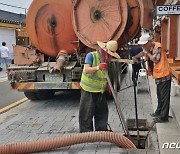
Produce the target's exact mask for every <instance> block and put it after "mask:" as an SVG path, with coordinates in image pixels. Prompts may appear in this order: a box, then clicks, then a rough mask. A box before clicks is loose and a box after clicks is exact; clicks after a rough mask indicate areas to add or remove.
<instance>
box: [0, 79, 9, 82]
mask: <svg viewBox="0 0 180 154" xmlns="http://www.w3.org/2000/svg"><path fill="white" fill-rule="evenodd" d="M7 80H8V79H7V78H2V79H0V83H1V82H6V81H7Z"/></svg>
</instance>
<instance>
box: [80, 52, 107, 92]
mask: <svg viewBox="0 0 180 154" xmlns="http://www.w3.org/2000/svg"><path fill="white" fill-rule="evenodd" d="M92 55H93V63H92V67H95V66H98V65H99V64H100V60H99V55H98V52H97V51H94V52H92ZM80 86H81V87H82V89H84V90H85V91H88V92H104V91H105V89H106V86H107V81H106V75H105V72H104V71H97V72H96V73H93V74H87V73H85V68H84V69H83V73H82V76H81V82H80Z"/></svg>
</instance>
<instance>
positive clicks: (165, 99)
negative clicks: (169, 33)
mask: <svg viewBox="0 0 180 154" xmlns="http://www.w3.org/2000/svg"><path fill="white" fill-rule="evenodd" d="M138 44H140V45H141V46H142V47H143V52H141V53H139V54H138V55H136V56H134V57H133V60H134V61H135V60H136V59H137V58H138V57H141V56H146V57H147V62H148V75H149V76H150V75H152V76H153V78H154V79H155V83H156V86H157V99H158V106H157V109H156V111H155V113H152V114H151V116H153V117H155V118H154V121H155V122H157V123H161V122H166V121H168V117H169V107H170V91H171V69H170V67H169V62H168V59H167V56H166V53H165V51H163V49H162V46H161V44H160V43H158V42H154V41H153V40H152V39H151V37H150V35H149V34H143V35H142V36H141V37H140V40H139V42H138Z"/></svg>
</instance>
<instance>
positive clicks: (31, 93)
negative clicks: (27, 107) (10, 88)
mask: <svg viewBox="0 0 180 154" xmlns="http://www.w3.org/2000/svg"><path fill="white" fill-rule="evenodd" d="M24 95H25V96H26V97H27V98H28V99H30V100H38V97H37V95H36V92H34V91H25V92H24Z"/></svg>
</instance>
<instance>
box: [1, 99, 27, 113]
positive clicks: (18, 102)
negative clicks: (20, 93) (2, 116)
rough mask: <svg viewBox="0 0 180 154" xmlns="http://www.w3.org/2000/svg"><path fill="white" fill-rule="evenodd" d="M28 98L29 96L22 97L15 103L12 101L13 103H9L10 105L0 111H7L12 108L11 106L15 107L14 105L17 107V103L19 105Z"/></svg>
mask: <svg viewBox="0 0 180 154" xmlns="http://www.w3.org/2000/svg"><path fill="white" fill-rule="evenodd" d="M27 100H28V98H23V99H21V100H19V101H17V102H14V103H12V104H10V105H8V106H6V107H4V108H2V109H0V113H3V112H5V111H7V110H10V109H11V108H13V107H15V106H17V105H19V104H21V103H23V102H25V101H27Z"/></svg>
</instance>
